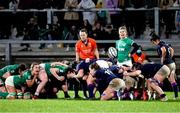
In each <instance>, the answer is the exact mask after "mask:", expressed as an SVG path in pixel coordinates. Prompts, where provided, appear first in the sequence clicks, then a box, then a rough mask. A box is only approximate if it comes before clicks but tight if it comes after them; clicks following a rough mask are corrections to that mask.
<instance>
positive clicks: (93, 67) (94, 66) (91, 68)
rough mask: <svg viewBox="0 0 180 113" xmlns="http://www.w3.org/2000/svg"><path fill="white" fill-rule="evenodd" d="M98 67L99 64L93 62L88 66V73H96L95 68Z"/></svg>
mask: <svg viewBox="0 0 180 113" xmlns="http://www.w3.org/2000/svg"><path fill="white" fill-rule="evenodd" d="M98 69H100V66H99V65H98V64H97V63H96V62H94V63H92V64H91V65H90V66H89V73H90V74H91V75H92V76H94V74H95V73H96V70H98Z"/></svg>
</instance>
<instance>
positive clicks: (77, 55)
mask: <svg viewBox="0 0 180 113" xmlns="http://www.w3.org/2000/svg"><path fill="white" fill-rule="evenodd" d="M75 48H76V49H75V51H76V62H79V58H80V56H79V52H80V50H79V48H78V43H77V44H76V46H75Z"/></svg>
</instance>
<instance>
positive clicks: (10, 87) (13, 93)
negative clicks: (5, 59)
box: [5, 76, 16, 99]
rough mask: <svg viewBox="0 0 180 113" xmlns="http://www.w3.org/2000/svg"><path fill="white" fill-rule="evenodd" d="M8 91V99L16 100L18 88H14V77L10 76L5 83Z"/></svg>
mask: <svg viewBox="0 0 180 113" xmlns="http://www.w3.org/2000/svg"><path fill="white" fill-rule="evenodd" d="M5 85H6V89H7V91H8V93H9V94H8V96H7V98H8V99H15V98H16V88H15V87H14V81H13V76H10V77H8V78H7V79H6V81H5Z"/></svg>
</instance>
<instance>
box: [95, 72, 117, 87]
mask: <svg viewBox="0 0 180 113" xmlns="http://www.w3.org/2000/svg"><path fill="white" fill-rule="evenodd" d="M93 77H95V78H96V82H97V84H98V89H99V88H100V89H102V88H103V89H104V88H106V87H107V86H108V85H109V83H110V81H111V80H112V79H114V78H117V76H116V75H115V74H113V72H112V71H111V70H109V69H99V70H97V71H96V73H95V75H94V76H93Z"/></svg>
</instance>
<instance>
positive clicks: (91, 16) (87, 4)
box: [78, 0, 96, 25]
mask: <svg viewBox="0 0 180 113" xmlns="http://www.w3.org/2000/svg"><path fill="white" fill-rule="evenodd" d="M78 8H82V9H91V8H95V4H94V2H93V1H92V0H81V2H80V3H79V4H78ZM95 18H96V13H95V12H87V11H84V12H83V20H86V19H87V20H88V21H89V23H90V24H91V25H94V23H95Z"/></svg>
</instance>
